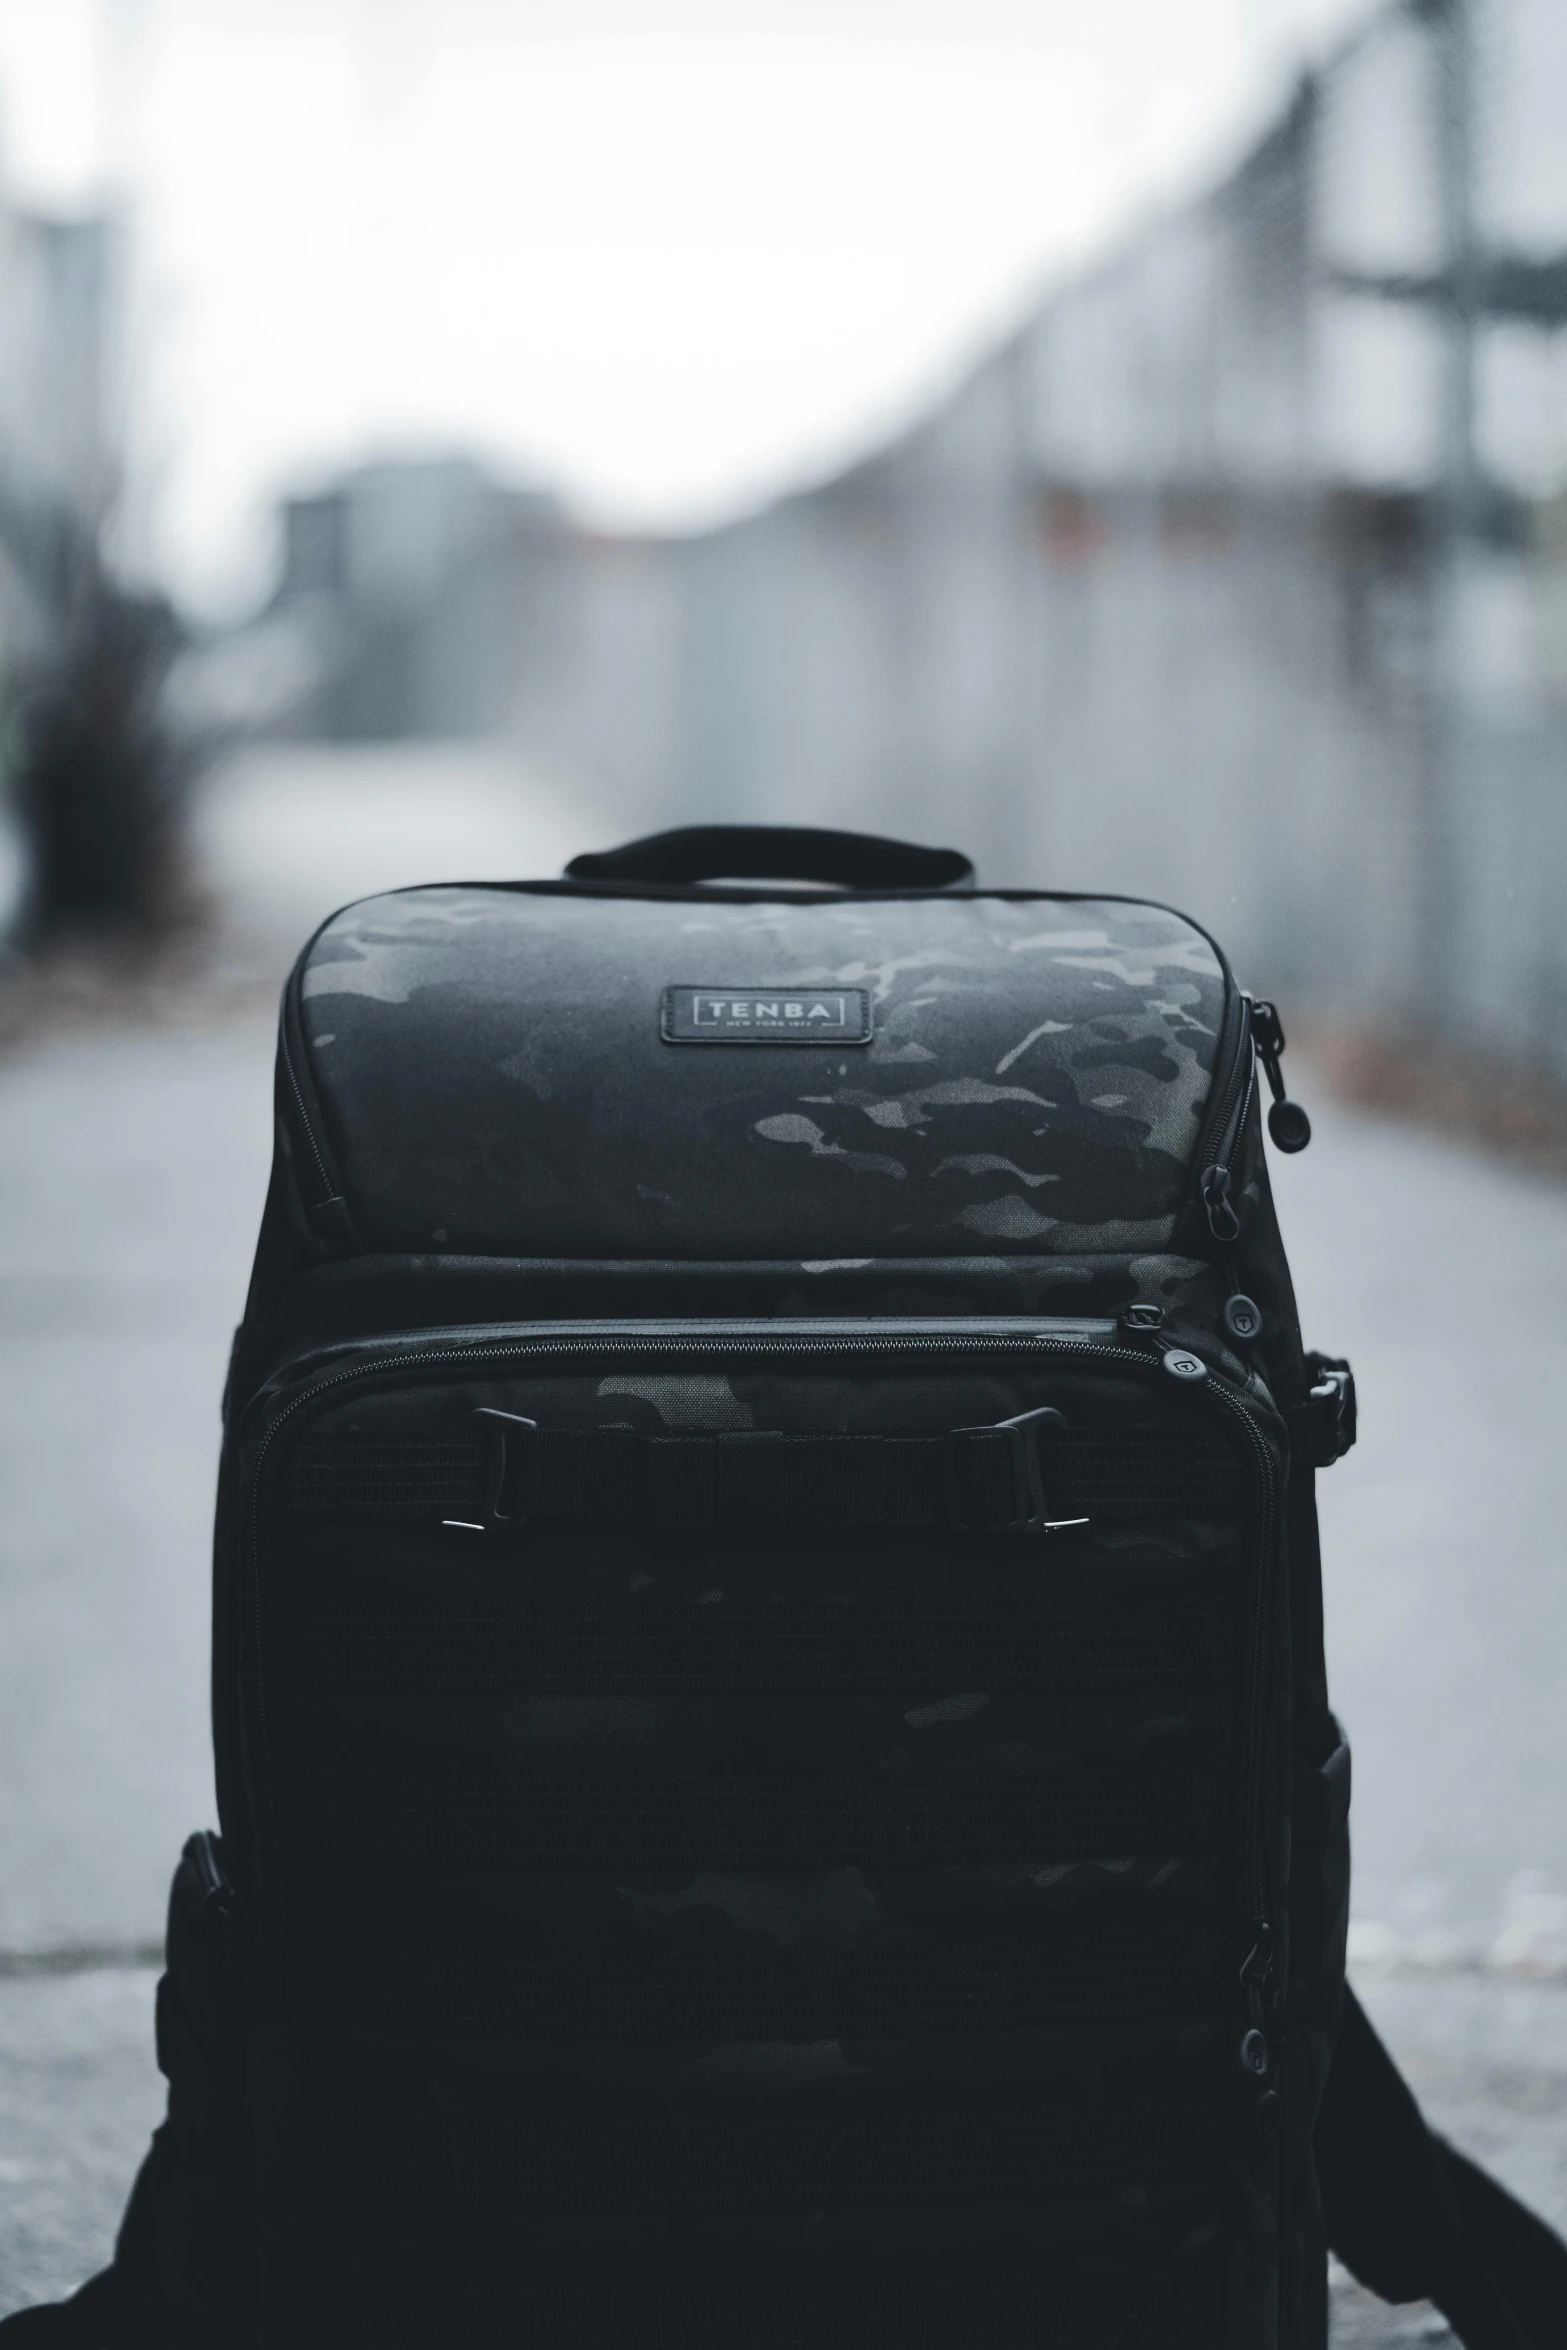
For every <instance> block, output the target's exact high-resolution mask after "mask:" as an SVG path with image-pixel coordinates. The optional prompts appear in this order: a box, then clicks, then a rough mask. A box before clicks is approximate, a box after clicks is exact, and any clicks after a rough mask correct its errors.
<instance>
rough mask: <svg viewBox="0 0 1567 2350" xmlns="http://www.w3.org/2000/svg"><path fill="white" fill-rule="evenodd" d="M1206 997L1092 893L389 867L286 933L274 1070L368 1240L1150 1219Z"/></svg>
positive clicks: (1188, 942) (1224, 999)
mask: <svg viewBox="0 0 1567 2350" xmlns="http://www.w3.org/2000/svg"><path fill="white" fill-rule="evenodd" d="M668 837H669V836H665V839H666V841H667V839H668ZM703 837H707V836H705V835H704V836H703ZM719 837H721V838H722V839H723V840H724V841H725V842H726V843H729V844H732V843H733V842H734V841H736V840H737V839H740V838H741V837H742V836H740V835H736V834H725V835H723V836H719ZM765 837H766V838H767V839H768V840H769V841H773V842H776V841H777V840H778V839H779V838H780V837H782V836H780V835H779V834H777V833H770V834H768V835H766V836H765ZM811 837H812V838H813V839H815V840H818V841H820V840H822V839H823V838H827V839H831V838H832V837H833V836H822V835H814V836H811ZM641 845H642V844H634V846H635V847H638V848H640V847H641ZM648 845H649V846H650V847H658V846H659V845H660V844H658V843H653V844H648ZM718 853H719V852H716V851H715V852H714V854H715V855H717V854H718ZM908 853H909V854H912V855H925V856H929V857H937V856H945V857H947V858H948V859H949V860H950V862H951V864H953V865H956V866H957V867H958V868H960V869H961V868H962V863H963V861H962V860H961V859H954V858H952V855H951V852H934V851H912V852H908ZM618 854H620V855H622V856H624V855H626V854H629V852H619V853H618ZM709 861H711V859H710V860H709ZM801 861H802V862H803V863H807V868H808V870H810V871H812V872H813V873H816V874H819V871H820V865H821V862H822V860H821V859H819V858H818V859H817V860H816V862H815V864H814V865H812V864H809V863H808V861H807V860H805V859H803V858H802V860H801ZM589 862H590V861H589V860H582V863H583V864H584V865H587V864H589ZM592 862H595V863H606V864H607V863H608V862H609V860H607V859H606V860H597V861H592ZM667 862H668V858H667V854H666V863H667ZM778 863H779V860H778V859H777V858H776V857H775V858H774V859H773V860H772V861H771V863H770V864H769V865H767V866H766V867H765V868H764V869H765V870H768V871H769V872H776V871H777V869H778ZM860 869H861V870H863V869H864V864H863V860H862V861H861V868H860ZM872 869H873V870H874V868H872ZM719 870H721V871H727V872H745V873H748V872H751V871H753V870H755V864H754V863H753V862H751V861H750V860H744V861H742V860H740V858H739V857H738V853H737V852H733V851H732V849H731V857H730V860H729V861H725V862H722V863H720V865H719ZM1236 1001H1237V999H1236V995H1235V990H1234V985H1233V981H1232V980H1231V979H1230V977H1229V974H1228V972H1227V970H1226V969H1225V966H1224V964H1223V962H1222V960H1221V958H1220V956H1219V954H1218V953H1217V951H1216V949H1215V948H1214V946H1213V944H1212V943H1211V941H1210V940H1209V939H1208V938H1207V937H1206V936H1205V935H1204V933H1203V932H1202V931H1200V930H1198V929H1197V928H1196V927H1195V925H1193V924H1192V923H1190V922H1188V921H1187V920H1185V919H1184V918H1183V917H1182V916H1180V915H1179V914H1175V913H1172V912H1170V911H1169V910H1167V909H1166V908H1163V907H1160V906H1153V905H1147V904H1142V903H1138V902H1134V901H1129V900H1124V899H1114V898H1071V897H1046V896H1036V895H1024V894H1005V895H1003V894H992V893H980V892H975V891H971V890H968V891H963V892H961V893H957V892H953V891H950V890H946V889H942V888H940V887H938V888H935V889H925V890H909V889H908V888H907V887H906V886H905V887H904V888H903V889H901V890H900V891H898V892H897V893H896V894H894V893H892V892H885V891H882V892H877V891H864V890H860V891H856V892H847V893H835V894H830V895H829V894H824V893H820V892H818V893H813V894H802V893H800V892H799V891H796V890H784V889H779V888H777V887H774V888H772V889H771V890H767V889H758V888H754V887H747V888H724V889H711V888H705V887H702V886H699V885H698V884H697V883H696V882H694V881H692V882H688V881H683V880H682V881H676V882H669V881H664V880H647V879H643V878H641V877H640V876H639V874H638V873H636V872H635V871H634V872H633V873H632V874H631V875H630V876H629V877H628V878H624V879H622V878H618V877H616V876H614V875H612V874H611V875H605V876H604V877H602V878H601V877H599V876H598V875H595V876H594V877H593V878H592V879H589V880H574V881H568V882H565V883H553V884H552V883H543V884H524V885H516V886H485V885H460V886H451V887H440V888H427V889H414V890H406V891H400V892H398V893H396V894H394V895H390V896H386V897H378V898H369V899H365V900H363V901H362V902H361V903H359V904H357V905H353V906H349V907H347V908H346V909H345V910H344V911H343V912H342V913H340V914H337V915H335V916H334V917H333V918H332V920H331V921H329V922H328V923H327V924H326V925H325V927H324V928H323V929H322V930H321V931H320V932H319V933H318V934H317V936H316V937H315V938H314V939H313V940H312V941H311V943H310V945H309V946H308V947H307V948H306V950H305V952H304V954H303V955H302V956H301V958H300V961H299V964H298V965H297V967H296V970H295V973H294V977H293V980H292V981H291V983H290V989H289V996H288V999H287V1003H286V1006H285V1024H284V1037H285V1047H286V1049H287V1050H288V1051H289V1052H290V1053H291V1055H292V1057H293V1058H294V1059H296V1060H297V1062H298V1064H299V1065H298V1067H297V1069H295V1070H294V1071H293V1072H292V1074H293V1075H294V1077H295V1078H296V1079H297V1082H296V1083H295V1084H294V1085H292V1086H290V1087H288V1088H285V1099H287V1098H288V1096H289V1095H290V1094H292V1095H293V1096H294V1107H295V1108H296V1109H297V1110H298V1111H299V1112H300V1113H301V1114H302V1115H303V1117H304V1120H305V1124H306V1133H305V1135H304V1136H303V1137H302V1140H303V1142H304V1143H305V1145H306V1146H307V1147H306V1149H305V1150H304V1151H303V1152H302V1153H301V1164H302V1165H303V1164H309V1163H311V1162H312V1161H314V1162H316V1163H318V1165H319V1169H320V1173H321V1175H322V1177H323V1178H324V1179H325V1181H326V1183H327V1184H328V1186H329V1188H330V1190H331V1191H332V1192H333V1193H334V1194H335V1196H336V1197H337V1198H339V1199H341V1200H342V1201H343V1202H344V1203H345V1204H346V1209H347V1213H348V1216H349V1217H350V1218H351V1219H352V1226H353V1230H354V1233H355V1235H356V1237H357V1241H358V1245H359V1246H361V1247H362V1248H364V1249H366V1250H369V1251H373V1252H392V1253H415V1254H421V1255H423V1254H427V1253H431V1252H437V1253H450V1254H453V1255H466V1256H472V1255H485V1256H507V1257H530V1258H540V1257H546V1258H576V1259H581V1258H589V1259H606V1258H619V1259H627V1258H629V1259H638V1258H660V1259H670V1258H697V1259H706V1260H716V1259H727V1260H731V1261H733V1260H756V1259H768V1260H772V1261H774V1262H776V1261H778V1260H780V1259H802V1260H806V1261H812V1260H825V1259H837V1260H841V1259H844V1258H849V1257H859V1256H864V1257H875V1256H890V1257H905V1258H906V1257H918V1256H925V1257H930V1256H942V1257H953V1256H972V1255H976V1254H1001V1255H1006V1256H1015V1255H1018V1254H1051V1253H1057V1252H1081V1251H1092V1252H1101V1251H1105V1252H1124V1251H1143V1250H1149V1251H1155V1250H1159V1249H1162V1248H1165V1247H1167V1246H1169V1244H1170V1243H1171V1241H1172V1239H1173V1237H1174V1235H1175V1231H1176V1225H1177V1221H1178V1218H1179V1216H1180V1212H1181V1210H1182V1208H1183V1207H1184V1206H1185V1204H1186V1202H1187V1201H1188V1199H1189V1197H1190V1194H1191V1187H1192V1182H1193V1163H1194V1157H1195V1155H1196V1153H1197V1149H1198V1144H1199V1139H1200V1138H1201V1137H1202V1135H1203V1133H1204V1128H1205V1115H1204V1114H1205V1112H1206V1111H1207V1110H1208V1109H1209V1105H1210V1097H1211V1096H1212V1094H1213V1091H1214V1074H1215V1069H1216V1067H1217V1066H1218V1065H1219V1063H1220V1061H1221V1058H1225V1057H1227V1055H1228V1053H1229V1051H1230V1050H1232V1049H1233V1048H1232V1047H1230V1046H1229V1045H1227V1044H1226V1043H1225V1042H1224V1040H1225V1039H1226V1038H1227V1037H1228V1035H1229V1034H1230V1032H1231V1031H1232V1029H1233V1026H1234V1017H1235V1015H1234V1005H1235V1003H1236Z"/></svg>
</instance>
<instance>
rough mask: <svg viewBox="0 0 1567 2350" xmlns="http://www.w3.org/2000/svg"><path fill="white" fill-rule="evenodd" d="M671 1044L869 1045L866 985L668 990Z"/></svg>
mask: <svg viewBox="0 0 1567 2350" xmlns="http://www.w3.org/2000/svg"><path fill="white" fill-rule="evenodd" d="M659 1032H660V1034H661V1035H662V1037H663V1039H664V1042H665V1043H666V1044H831V1045H842V1044H869V1043H870V1041H871V998H870V990H869V989H868V988H864V987H799V986H795V987H666V988H665V990H664V994H663V998H662V1002H661V1005H660V1010H659Z"/></svg>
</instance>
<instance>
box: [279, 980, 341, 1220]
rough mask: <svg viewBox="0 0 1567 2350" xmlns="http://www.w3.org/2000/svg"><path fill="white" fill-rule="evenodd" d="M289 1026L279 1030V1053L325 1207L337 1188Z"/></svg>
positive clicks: (285, 1021)
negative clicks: (296, 1064)
mask: <svg viewBox="0 0 1567 2350" xmlns="http://www.w3.org/2000/svg"><path fill="white" fill-rule="evenodd" d="M288 1025H289V1024H288V1021H287V1019H286V1017H285V1019H284V1020H283V1021H282V1022H281V1023H280V1025H279V1028H278V1052H279V1054H280V1056H281V1058H282V1062H283V1068H284V1071H285V1073H286V1075H287V1077H288V1085H289V1091H290V1092H291V1093H292V1095H293V1097H294V1108H295V1110H296V1112H297V1113H298V1117H299V1128H300V1132H301V1133H302V1134H303V1136H304V1138H305V1140H306V1142H307V1143H308V1144H309V1146H310V1156H311V1158H312V1159H313V1160H314V1161H315V1169H316V1173H317V1175H318V1176H319V1177H320V1179H321V1197H320V1199H319V1200H318V1201H317V1203H316V1204H317V1206H318V1207H325V1206H326V1204H327V1202H328V1201H329V1200H333V1199H335V1198H336V1197H337V1186H336V1185H335V1184H334V1183H333V1181H332V1178H331V1176H330V1175H329V1174H328V1173H327V1164H326V1158H325V1155H324V1153H323V1151H322V1149H321V1145H320V1143H319V1142H318V1141H317V1139H316V1130H315V1126H314V1124H313V1123H312V1121H311V1116H310V1112H309V1110H308V1109H307V1108H306V1107H305V1089H304V1087H303V1086H302V1085H301V1084H300V1082H299V1073H298V1071H297V1070H296V1069H295V1067H294V1056H293V1053H292V1052H291V1051H290V1049H289V1042H288Z"/></svg>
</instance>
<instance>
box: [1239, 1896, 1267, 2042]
mask: <svg viewBox="0 0 1567 2350" xmlns="http://www.w3.org/2000/svg"><path fill="white" fill-rule="evenodd" d="M1272 1980H1273V1928H1272V1927H1271V1926H1270V1925H1269V1923H1268V1921H1267V1919H1266V1918H1257V1919H1256V1920H1255V1921H1254V1923H1253V1925H1252V1945H1251V1949H1250V1950H1249V1951H1248V1953H1247V1955H1246V1957H1245V1958H1244V1959H1243V1960H1242V1962H1241V1989H1242V1990H1243V1991H1244V1992H1245V1994H1246V2006H1247V2009H1248V2011H1249V2013H1250V2016H1251V2020H1252V2022H1253V2023H1254V2024H1255V2025H1256V2026H1257V2028H1258V2030H1259V2031H1260V2030H1261V2028H1262V2026H1263V2024H1264V2023H1265V2022H1266V2020H1267V2013H1268V1985H1269V1984H1270V1983H1271V1982H1272Z"/></svg>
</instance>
